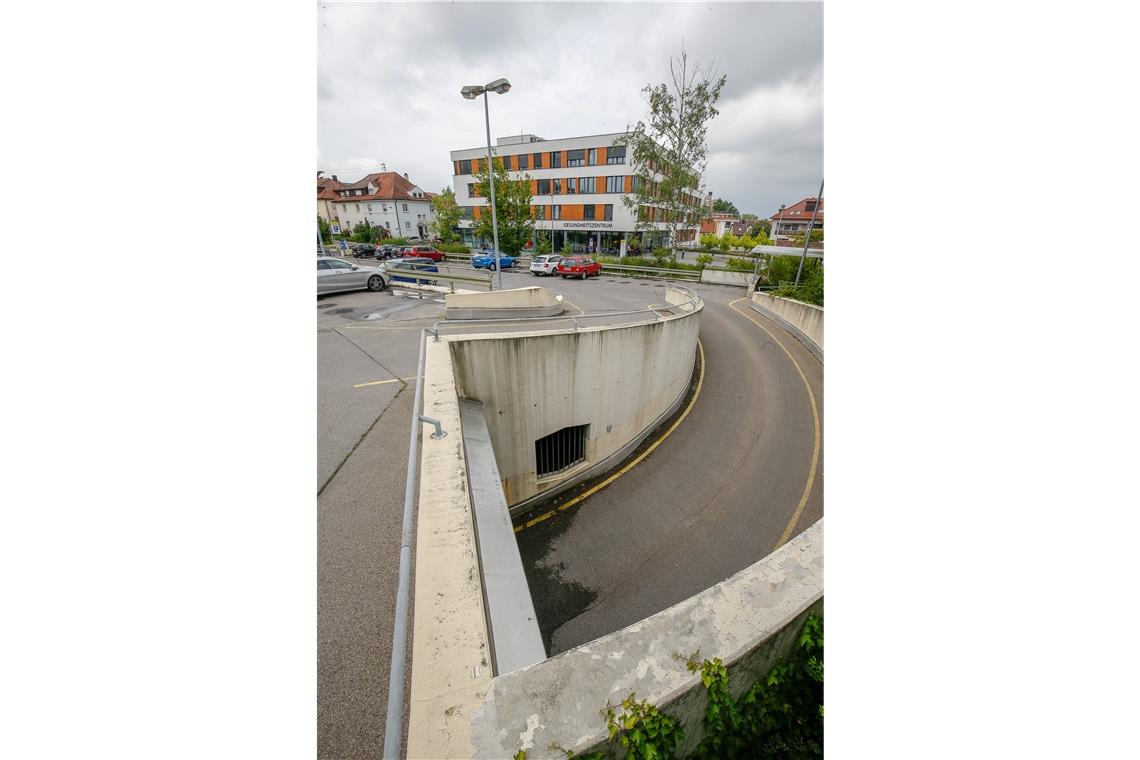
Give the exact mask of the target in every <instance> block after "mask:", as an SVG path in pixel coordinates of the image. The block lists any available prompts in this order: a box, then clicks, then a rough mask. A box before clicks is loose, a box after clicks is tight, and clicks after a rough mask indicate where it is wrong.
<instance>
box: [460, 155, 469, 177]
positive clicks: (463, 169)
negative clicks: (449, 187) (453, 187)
mask: <svg viewBox="0 0 1140 760" xmlns="http://www.w3.org/2000/svg"><path fill="white" fill-rule="evenodd" d="M459 173H460V174H470V173H471V161H470V159H468V160H467V161H460V162H459Z"/></svg>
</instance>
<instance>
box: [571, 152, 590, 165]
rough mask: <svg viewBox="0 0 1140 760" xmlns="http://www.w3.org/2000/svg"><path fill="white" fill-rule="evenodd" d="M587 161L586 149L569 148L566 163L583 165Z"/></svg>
mask: <svg viewBox="0 0 1140 760" xmlns="http://www.w3.org/2000/svg"><path fill="white" fill-rule="evenodd" d="M585 162H586V151H585V150H568V151H566V165H567V166H582V165H584V164H585Z"/></svg>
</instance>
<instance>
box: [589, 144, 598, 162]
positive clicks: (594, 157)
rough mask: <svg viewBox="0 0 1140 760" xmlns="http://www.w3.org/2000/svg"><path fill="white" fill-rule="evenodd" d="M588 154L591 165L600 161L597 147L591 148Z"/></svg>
mask: <svg viewBox="0 0 1140 760" xmlns="http://www.w3.org/2000/svg"><path fill="white" fill-rule="evenodd" d="M587 155H588V156H589V160H588V161H587V163H588V164H589V165H590V166H596V165H597V163H598V151H597V149H596V148H590V150H589V152H588V153H587Z"/></svg>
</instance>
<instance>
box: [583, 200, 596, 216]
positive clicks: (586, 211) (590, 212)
mask: <svg viewBox="0 0 1140 760" xmlns="http://www.w3.org/2000/svg"><path fill="white" fill-rule="evenodd" d="M582 218H583V219H593V218H594V204H593V203H587V204H586V205H585V206H583V207H582Z"/></svg>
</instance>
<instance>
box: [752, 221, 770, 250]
mask: <svg viewBox="0 0 1140 760" xmlns="http://www.w3.org/2000/svg"><path fill="white" fill-rule="evenodd" d="M748 234H749V235H751V236H752V237H755V238H758V237H760V236H761V235H763V236H764V237H765V238H768V239H769V240H770V239H771V237H772V222H771V220H769V219H761V220H759V221H758V222H756V223H755V224H753V225H752V226H751V227H749V228H748ZM761 245H771V243H770V242H769V243H761Z"/></svg>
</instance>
